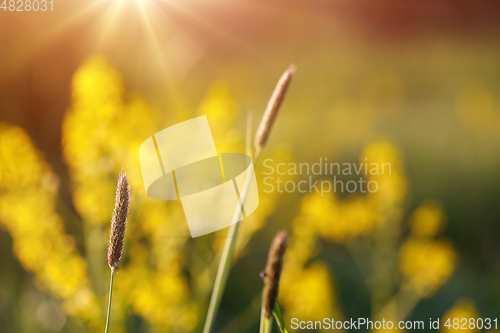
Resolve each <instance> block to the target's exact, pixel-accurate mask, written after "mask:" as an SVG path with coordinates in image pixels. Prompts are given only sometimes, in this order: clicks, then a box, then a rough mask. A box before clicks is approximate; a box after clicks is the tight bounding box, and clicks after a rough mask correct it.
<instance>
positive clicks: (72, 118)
mask: <svg viewBox="0 0 500 333" xmlns="http://www.w3.org/2000/svg"><path fill="white" fill-rule="evenodd" d="M0 28H1V29H0V31H2V33H0V45H1V46H0V158H1V161H0V227H1V228H0V258H1V259H0V327H1V331H2V332H94V331H95V332H97V331H102V329H103V327H104V320H105V317H104V315H105V310H104V309H105V306H106V304H107V298H106V296H107V287H108V282H109V269H108V267H107V263H106V249H107V242H108V237H109V221H110V217H111V213H112V210H113V201H114V190H115V189H114V187H115V185H116V178H117V175H118V173H119V171H120V169H121V168H122V167H123V168H124V170H125V171H126V172H127V173H128V174H129V177H130V181H131V186H132V192H133V197H132V210H131V215H130V218H129V226H128V230H127V237H126V240H125V255H124V259H123V264H121V267H120V272H119V274H118V275H117V278H116V282H115V283H116V284H115V287H116V289H115V293H114V297H115V298H114V303H113V310H112V323H111V328H112V331H113V332H198V331H201V327H202V325H203V322H204V317H205V313H206V309H207V306H208V300H209V297H210V293H211V288H212V285H213V281H214V277H215V270H216V268H217V264H218V259H219V256H220V252H221V248H222V245H223V243H224V241H225V238H224V237H225V235H226V233H227V230H222V231H219V232H216V233H214V234H211V235H207V236H203V237H199V238H196V239H191V238H190V237H189V231H188V229H187V227H186V221H185V217H184V215H183V212H182V207H180V204H179V203H176V202H168V203H167V202H160V201H155V200H152V199H149V198H148V197H147V196H146V194H145V191H144V187H143V184H142V177H141V174H140V167H139V161H138V148H139V146H140V144H141V143H142V142H143V141H144V140H145V139H146V138H147V137H149V136H150V135H152V134H153V133H155V132H157V131H158V130H161V129H163V128H165V127H168V126H171V125H173V124H175V123H177V122H180V121H183V120H187V119H190V118H193V117H195V116H198V115H207V117H208V120H209V123H210V126H211V130H212V133H213V136H214V139H215V143H216V146H217V149H218V152H219V153H221V152H244V147H245V145H244V140H245V130H246V121H247V114H248V111H250V110H252V111H253V123H254V130H255V127H256V126H257V124H258V122H259V120H260V117H261V115H262V113H263V111H264V109H265V106H266V103H267V100H268V99H269V97H270V95H271V92H272V91H273V89H274V86H275V84H276V82H277V80H278V78H279V76H280V75H281V73H282V72H283V71H284V70H285V69H286V68H287V67H288V65H289V64H290V63H293V64H294V65H296V66H297V68H298V70H297V73H296V75H295V77H294V79H293V82H292V84H291V87H290V89H289V92H288V95H287V97H286V100H285V103H284V105H283V108H282V110H281V112H280V115H279V117H278V120H277V122H276V124H275V126H274V128H273V131H272V134H271V138H270V141H269V144H268V147H266V149H265V150H264V151H263V156H262V160H261V162H260V163H262V161H263V160H264V159H266V158H272V159H273V160H274V161H275V164H274V165H276V163H279V162H283V163H315V162H317V161H318V160H319V158H323V159H324V158H328V160H329V161H332V162H338V163H358V161H360V160H361V161H363V160H364V158H368V160H369V161H374V162H376V163H384V162H386V163H391V165H392V166H393V170H392V171H393V173H392V175H390V176H376V177H373V179H374V180H377V181H378V183H379V184H380V190H379V191H378V192H377V193H374V194H363V193H354V194H346V193H336V194H333V193H329V194H328V195H327V196H324V197H321V196H318V195H314V194H306V195H304V194H301V193H298V192H294V193H286V192H285V193H278V192H276V191H275V192H273V193H262V192H261V196H260V207H259V209H258V211H257V212H256V213H254V214H253V215H252V216H250V217H249V218H247V219H246V220H245V221H243V222H241V223H242V230H241V234H240V235H239V236H240V238H239V240H238V242H239V243H238V250H237V254H236V260H235V263H234V268H233V270H232V272H231V274H230V277H229V282H228V286H227V290H226V292H225V295H224V298H223V300H222V305H221V310H220V312H219V316H218V319H217V322H216V327H215V328H216V331H217V332H221V333H228V332H255V331H257V329H258V319H259V313H260V309H259V307H260V290H261V287H262V281H261V280H260V278H259V272H260V271H261V270H262V269H263V268H264V266H265V261H266V255H267V250H268V248H269V244H270V241H271V239H272V237H273V235H274V234H275V232H276V231H278V230H280V229H286V230H289V232H290V245H289V251H288V253H287V257H286V259H285V269H284V272H283V277H282V286H281V291H280V297H279V300H280V303H282V307H283V309H284V316H285V322H286V323H287V325H290V320H291V318H299V319H300V320H306V321H307V320H321V319H322V318H324V317H332V318H339V319H340V318H358V317H365V318H372V319H377V318H381V317H384V318H386V319H389V318H391V319H392V320H404V319H408V320H424V321H426V322H427V321H428V319H429V317H432V318H447V317H451V318H462V317H464V318H469V317H476V318H478V317H482V318H488V317H489V318H495V316H496V315H497V314H498V313H499V311H500V305H499V304H500V303H499V300H500V287H499V284H498V278H499V277H500V237H499V235H500V224H499V223H498V222H499V220H500V205H499V204H498V202H499V201H498V200H499V199H498V198H499V197H500V177H499V176H498V174H497V172H496V171H497V170H499V168H500V154H499V153H498V146H499V143H500V95H499V93H498V91H500V80H499V78H500V61H499V59H500V42H499V41H500V39H499V35H500V5H499V4H498V3H497V2H495V1H489V2H487V1H477V2H469V1H451V0H450V1H419V2H410V1H356V2H354V1H343V0H336V1H316V0H314V1H298V0H297V1H262V0H253V1H252V0H240V1H236V0H214V1H207V0H186V1H180V0H113V1H85V2H84V1H80V2H76V1H61V2H57V3H55V6H54V11H53V12H43V13H42V12H33V11H31V12H22V13H21V12H9V11H5V12H4V11H3V10H0ZM262 171H265V170H264V169H262V168H261V167H258V168H257V177H258V181H259V186H260V187H261V189H262V188H264V186H263V184H262V180H263V178H264V177H265V175H263V174H262ZM284 177H285V178H284V179H285V180H291V179H294V180H295V181H298V180H302V179H306V178H307V177H304V176H290V175H288V176H284ZM368 178H370V177H368ZM318 179H320V180H321V179H322V178H321V177H319V178H318ZM324 179H331V178H329V177H328V176H325V177H324ZM344 179H346V180H347V179H349V178H348V177H346V178H344ZM115 295H116V296H115ZM275 329H276V328H275ZM471 331H479V330H477V329H475V330H471Z"/></svg>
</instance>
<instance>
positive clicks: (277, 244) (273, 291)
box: [261, 230, 288, 318]
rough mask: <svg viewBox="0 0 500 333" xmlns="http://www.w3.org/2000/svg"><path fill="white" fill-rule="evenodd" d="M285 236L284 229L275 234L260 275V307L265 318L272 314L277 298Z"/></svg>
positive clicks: (285, 242) (284, 249)
mask: <svg viewBox="0 0 500 333" xmlns="http://www.w3.org/2000/svg"><path fill="white" fill-rule="evenodd" d="M287 236H288V233H287V232H286V231H284V230H282V231H280V232H278V233H277V234H276V236H275V237H274V239H273V242H272V243H271V248H270V249H269V255H268V257H267V265H266V268H265V269H264V271H263V272H262V273H261V277H262V278H263V279H264V289H263V291H262V308H263V309H264V311H265V317H266V318H270V317H271V316H272V314H273V308H274V304H275V303H276V299H277V298H278V291H279V284H280V276H281V269H282V268H283V257H284V256H285V251H286V247H287Z"/></svg>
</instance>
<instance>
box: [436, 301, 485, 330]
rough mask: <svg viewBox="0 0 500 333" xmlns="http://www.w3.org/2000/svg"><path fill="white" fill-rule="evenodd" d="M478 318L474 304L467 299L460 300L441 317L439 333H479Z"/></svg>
mask: <svg viewBox="0 0 500 333" xmlns="http://www.w3.org/2000/svg"><path fill="white" fill-rule="evenodd" d="M479 317H480V316H479V313H478V311H477V309H476V306H475V305H474V302H472V301H471V300H470V299H467V298H463V299H460V300H458V301H457V302H455V304H454V305H453V306H452V307H451V308H450V309H449V310H448V311H446V313H445V314H444V315H443V318H442V319H441V332H480V331H481V330H480V329H478V328H477V318H479ZM471 319H473V320H471ZM446 324H449V326H447V325H446Z"/></svg>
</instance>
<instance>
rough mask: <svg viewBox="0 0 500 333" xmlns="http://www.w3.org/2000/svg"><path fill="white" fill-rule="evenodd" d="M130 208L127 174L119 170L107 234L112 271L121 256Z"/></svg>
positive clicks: (109, 263)
mask: <svg viewBox="0 0 500 333" xmlns="http://www.w3.org/2000/svg"><path fill="white" fill-rule="evenodd" d="M129 208H130V185H129V183H128V179H127V175H126V174H125V173H124V172H121V173H120V175H119V176H118V185H117V186H116V198H115V209H114V211H113V217H112V219H111V233H110V236H109V247H108V265H109V267H110V268H111V270H112V271H115V270H117V269H118V263H119V262H120V259H121V258H122V252H123V239H124V238H125V228H126V227H127V216H128V212H129Z"/></svg>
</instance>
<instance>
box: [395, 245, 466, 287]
mask: <svg viewBox="0 0 500 333" xmlns="http://www.w3.org/2000/svg"><path fill="white" fill-rule="evenodd" d="M456 262H457V255H456V254H455V250H454V249H453V246H452V245H451V244H450V243H449V242H446V241H443V240H439V241H438V240H422V239H416V238H410V239H408V240H407V241H406V242H405V243H404V244H403V246H402V247H401V249H400V253H399V267H400V270H401V273H402V274H403V276H404V277H405V278H406V279H407V281H409V283H410V284H411V286H412V287H413V288H414V290H415V291H416V292H417V293H418V294H419V295H421V296H423V297H426V296H430V295H431V294H433V293H434V292H435V291H436V290H437V289H438V287H440V286H441V285H443V284H444V283H445V282H446V281H447V280H448V279H449V277H450V276H451V274H452V273H453V270H454V268H455V265H456Z"/></svg>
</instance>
